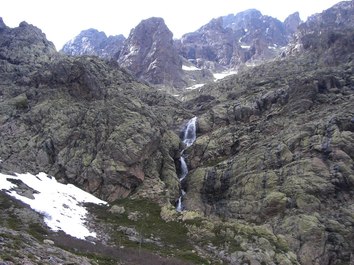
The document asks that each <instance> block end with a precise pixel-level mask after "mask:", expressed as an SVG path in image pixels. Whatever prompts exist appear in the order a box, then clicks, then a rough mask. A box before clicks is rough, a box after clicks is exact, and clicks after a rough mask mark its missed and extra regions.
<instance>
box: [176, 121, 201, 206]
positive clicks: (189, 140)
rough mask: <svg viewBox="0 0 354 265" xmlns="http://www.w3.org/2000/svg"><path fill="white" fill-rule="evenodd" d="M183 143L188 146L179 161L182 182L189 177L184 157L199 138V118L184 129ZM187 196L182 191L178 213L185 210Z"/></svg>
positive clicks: (189, 122)
mask: <svg viewBox="0 0 354 265" xmlns="http://www.w3.org/2000/svg"><path fill="white" fill-rule="evenodd" d="M181 135H182V142H183V143H184V144H185V145H186V148H185V149H183V150H182V152H181V157H180V159H179V161H180V170H181V172H180V175H179V181H180V182H182V181H183V180H184V179H185V178H186V176H187V175H188V167H187V163H186V159H185V157H184V156H183V153H184V150H186V149H187V148H188V147H190V146H191V145H192V144H193V143H194V142H195V140H196V138H197V117H194V118H192V119H190V120H189V121H188V123H187V124H186V126H185V127H184V129H183V130H182V133H181ZM185 194H186V192H185V191H184V190H183V189H181V196H180V197H179V198H178V201H177V207H176V210H177V211H178V212H182V211H183V210H184V205H183V202H182V200H183V196H184V195H185Z"/></svg>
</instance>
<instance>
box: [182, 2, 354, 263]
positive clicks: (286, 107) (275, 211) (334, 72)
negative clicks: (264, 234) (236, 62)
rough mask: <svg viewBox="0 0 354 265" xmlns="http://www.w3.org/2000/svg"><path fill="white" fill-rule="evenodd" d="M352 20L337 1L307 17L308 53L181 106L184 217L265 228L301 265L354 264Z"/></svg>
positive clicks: (203, 93) (261, 68) (349, 8)
mask: <svg viewBox="0 0 354 265" xmlns="http://www.w3.org/2000/svg"><path fill="white" fill-rule="evenodd" d="M352 16H353V9H352V2H343V3H340V4H338V5H336V6H334V7H333V8H331V9H329V10H327V11H325V12H323V13H322V14H319V15H316V16H315V18H316V19H315V20H314V17H312V18H310V20H309V21H308V22H307V23H306V24H304V25H303V26H300V27H301V28H300V33H301V32H302V34H300V35H301V37H299V40H302V43H304V41H305V40H308V41H309V43H311V45H304V46H303V49H304V51H305V52H304V53H296V56H288V57H287V58H285V59H282V60H277V61H275V62H272V63H267V64H264V65H261V66H259V67H255V68H253V69H250V70H247V71H241V72H240V73H239V74H238V75H237V76H236V77H233V78H231V77H230V78H229V79H225V80H223V81H222V82H220V83H219V84H217V85H216V86H209V87H205V88H204V89H203V90H202V91H201V92H199V93H196V92H195V94H194V98H193V99H192V100H191V101H189V102H186V103H185V104H186V105H185V107H186V108H194V110H195V112H196V113H198V122H199V123H198V128H199V135H198V137H197V140H196V142H195V143H194V145H193V146H192V147H191V148H190V149H188V150H187V151H188V152H187V154H186V155H188V157H189V163H190V165H189V167H188V168H189V169H190V175H189V176H188V177H187V178H186V180H187V189H186V192H187V194H186V196H185V203H184V204H185V206H186V208H187V209H190V210H197V211H200V212H203V213H204V214H205V215H207V216H209V215H211V216H214V215H216V216H219V217H220V218H221V219H226V220H229V221H230V220H244V221H245V222H246V223H248V224H250V223H253V224H258V225H261V226H263V227H267V228H268V229H270V231H272V233H273V234H274V235H275V236H276V237H278V238H283V239H284V240H285V241H286V242H287V243H286V244H287V246H288V247H289V248H290V249H291V250H292V251H293V252H294V253H296V260H297V262H298V263H299V264H340V263H344V264H350V263H353V262H354V260H353V253H354V245H353V242H354V241H353V225H354V219H353V216H354V215H353V214H354V209H353V203H354V199H353V198H354V196H353V195H354V193H353V190H354V168H353V166H352V165H353V162H354V153H353V151H352V150H353V148H354V145H353V144H354V141H353V140H354V118H353V117H354V90H353V88H354V83H353V80H354V79H353V78H354V75H353V64H352V55H353V50H352V48H353V45H352V41H351V42H350V41H349V39H351V40H352V39H353V37H352V36H353V33H354V28H353V27H351V28H350V26H348V27H346V26H344V24H345V25H352V21H351V19H352ZM305 29H306V30H305ZM329 36H335V38H334V39H332V38H329V39H328V37H329ZM325 40H333V42H328V41H325ZM349 43H350V44H349ZM348 45H349V46H350V47H349V46H348ZM323 56H324V57H323ZM330 56H332V57H330ZM329 59H332V60H329ZM314 62H315V63H314ZM237 253H238V256H237V258H236V259H238V262H239V263H237V262H235V263H233V264H240V263H241V264H242V262H241V260H242V258H241V256H242V255H245V256H246V255H247V254H246V253H243V254H242V251H241V252H237ZM230 255H231V258H232V254H230ZM245 256H243V257H245ZM234 257H235V256H234ZM253 258H254V256H253ZM251 259H252V258H248V259H247V260H248V262H249V263H252V262H251ZM256 259H257V262H258V263H254V264H262V263H263V264H268V262H267V261H266V259H265V258H261V257H258V258H256ZM273 260H275V258H273ZM243 262H245V261H244V260H243ZM294 262H295V261H294ZM269 264H273V263H269ZM279 264H283V262H279ZM284 264H287V263H284ZM293 264H294V263H293Z"/></svg>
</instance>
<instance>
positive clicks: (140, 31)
mask: <svg viewBox="0 0 354 265" xmlns="http://www.w3.org/2000/svg"><path fill="white" fill-rule="evenodd" d="M300 22H301V20H300V17H299V14H298V13H295V14H293V15H290V16H289V17H288V18H287V19H286V20H285V21H284V23H282V22H281V21H279V20H277V19H275V18H272V17H269V16H264V15H262V14H261V13H260V12H259V11H258V10H255V9H250V10H246V11H244V12H241V13H238V14H236V15H228V16H225V17H219V18H217V19H213V20H211V21H210V22H209V23H208V24H206V25H204V26H203V27H201V28H200V29H198V30H197V31H195V32H192V33H187V34H185V35H183V36H182V38H181V39H178V40H173V35H172V33H171V31H170V30H169V29H168V28H167V26H166V24H165V22H164V20H163V19H161V18H150V19H146V20H143V21H142V22H141V23H140V24H139V25H138V26H136V27H135V28H133V29H132V30H131V32H130V35H129V37H128V38H127V39H126V40H125V41H123V38H122V37H121V35H119V36H117V37H112V36H111V37H108V38H107V37H106V36H105V35H104V33H102V32H98V31H97V30H93V29H90V30H85V31H82V32H81V33H80V34H79V35H78V36H77V37H75V38H74V39H73V40H72V41H69V42H68V43H67V44H65V45H64V47H63V49H62V52H63V53H65V54H68V55H74V56H76V55H83V54H86V55H97V56H99V57H102V58H105V59H113V60H115V61H118V62H119V64H120V65H121V66H122V67H125V68H126V69H128V71H129V72H130V73H132V74H133V75H134V76H135V77H137V78H140V79H142V80H145V81H148V82H150V83H151V84H155V85H166V86H169V87H171V86H172V87H176V88H183V87H188V86H190V85H195V84H198V83H205V82H208V81H211V80H213V78H212V73H220V72H223V71H230V70H235V69H238V68H239V67H241V66H242V65H244V64H245V63H252V64H255V63H257V62H258V61H263V60H265V59H271V58H274V57H275V56H277V55H279V53H280V52H281V51H282V48H284V47H285V46H286V45H287V44H288V43H289V40H290V39H291V37H292V34H293V33H294V32H295V30H296V28H297V26H298V25H299V24H300ZM117 38H119V40H120V41H121V42H119V43H117V45H115V47H116V49H112V45H107V44H109V43H113V42H112V41H110V40H114V39H117ZM123 42H124V43H123ZM183 64H185V65H186V66H189V67H191V66H193V67H194V68H190V69H194V71H193V73H191V71H190V70H189V69H188V70H189V71H188V70H187V71H184V70H185V69H183V67H182V66H183ZM201 70H203V71H202V72H201Z"/></svg>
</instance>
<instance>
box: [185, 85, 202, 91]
mask: <svg viewBox="0 0 354 265" xmlns="http://www.w3.org/2000/svg"><path fill="white" fill-rule="evenodd" d="M204 85H205V84H195V85H193V86H190V87H186V89H188V90H193V89H197V88H200V87H202V86H204Z"/></svg>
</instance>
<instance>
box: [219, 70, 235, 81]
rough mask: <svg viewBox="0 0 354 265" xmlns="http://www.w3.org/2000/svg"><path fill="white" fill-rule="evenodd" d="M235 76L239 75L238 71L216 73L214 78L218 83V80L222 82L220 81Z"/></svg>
mask: <svg viewBox="0 0 354 265" xmlns="http://www.w3.org/2000/svg"><path fill="white" fill-rule="evenodd" d="M234 74H237V72H236V71H227V72H222V73H214V74H213V76H214V81H217V80H220V79H223V78H225V77H227V76H229V75H234Z"/></svg>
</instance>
